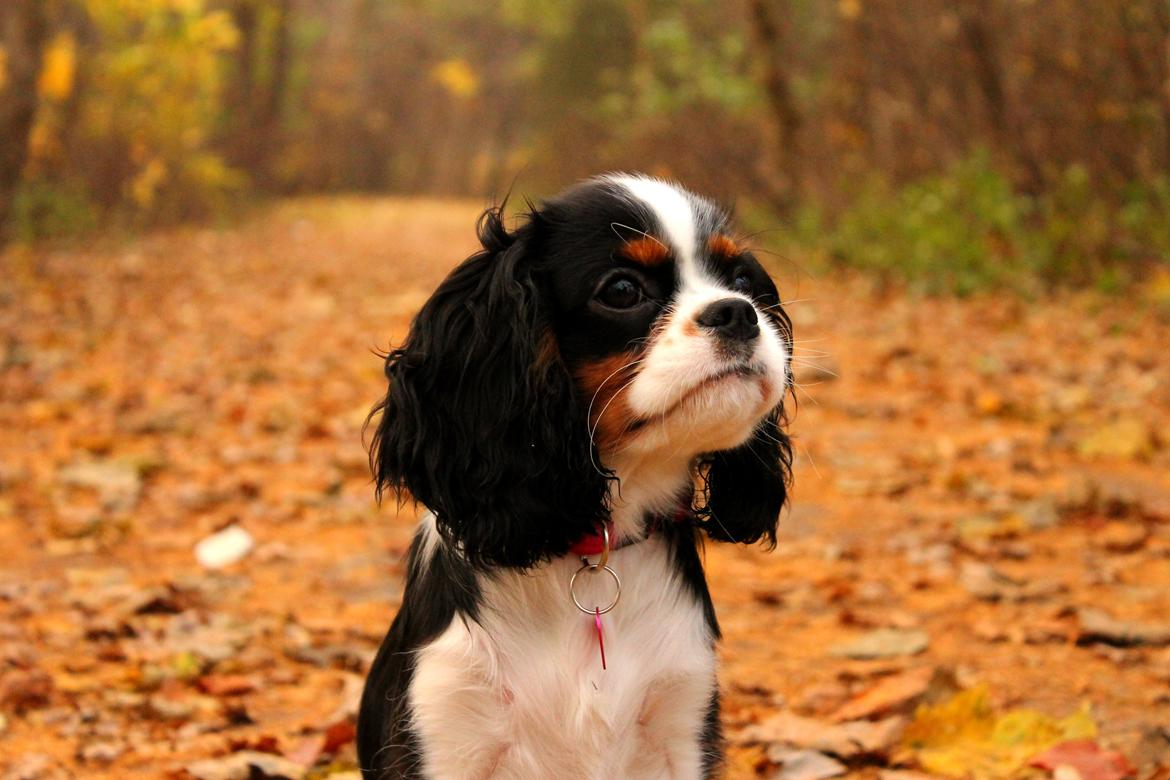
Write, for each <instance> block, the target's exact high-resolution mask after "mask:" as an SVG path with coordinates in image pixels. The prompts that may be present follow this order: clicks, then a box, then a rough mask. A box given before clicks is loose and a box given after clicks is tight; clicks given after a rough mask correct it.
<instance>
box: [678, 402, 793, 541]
mask: <svg viewBox="0 0 1170 780" xmlns="http://www.w3.org/2000/svg"><path fill="white" fill-rule="evenodd" d="M782 419H783V418H782V414H781V412H780V410H777V411H775V412H773V413H772V414H771V415H769V416H768V417H767V419H765V420H764V421H763V422H762V423H760V425H759V426H758V427H757V428H756V431H755V433H754V434H752V437H751V438H750V439H748V441H747V442H746V443H744V444H742V445H741V446H739V447H736V448H735V449H733V450H721V451H719V452H715V453H711V454H710V455H707V456H705V457H704V458H703V459H702V460H701V461H700V464H699V465H700V476H701V478H702V480H703V491H702V495H703V497H704V499H705V505H704V506H702V507H698V508H697V510H696V514H698V516H699V518H700V525H701V527H702V528H703V529H704V530H705V531H706V532H707V536H709V537H710V538H712V539H714V540H716V541H719V542H738V543H742V544H751V543H753V542H758V541H760V540H761V539H763V540H765V542H766V544H767V545H768V547H769V548H772V547H775V546H776V526H777V524H778V522H779V519H780V510H782V509H783V508H784V503H785V502H786V501H787V500H788V488H789V486H790V485H791V483H792V445H791V443H790V441H789V439H788V436H787V435H786V434H785V433H784V431H783V430H782V429H781V427H780V421H781V420H782Z"/></svg>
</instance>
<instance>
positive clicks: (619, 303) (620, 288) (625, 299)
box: [597, 276, 643, 309]
mask: <svg viewBox="0 0 1170 780" xmlns="http://www.w3.org/2000/svg"><path fill="white" fill-rule="evenodd" d="M597 298H598V300H600V301H601V302H602V303H604V304H605V305H606V306H609V307H610V308H612V309H632V308H633V307H635V306H637V305H638V304H639V303H641V302H642V298H643V293H642V286H641V285H640V284H638V283H637V282H636V281H634V280H633V279H631V278H630V277H628V276H619V277H617V278H616V279H613V280H611V281H609V282H608V283H606V285H605V286H604V287H602V288H601V291H600V292H598V293H597Z"/></svg>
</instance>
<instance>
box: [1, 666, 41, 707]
mask: <svg viewBox="0 0 1170 780" xmlns="http://www.w3.org/2000/svg"><path fill="white" fill-rule="evenodd" d="M53 687H54V686H53V678H52V677H50V676H49V675H48V673H47V672H43V671H41V670H40V669H32V670H29V671H11V672H8V673H6V674H4V675H2V676H0V707H4V708H6V709H10V710H12V711H14V712H16V713H17V714H20V713H23V712H27V711H28V710H35V709H40V708H41V707H45V706H46V705H48V703H49V697H50V696H52V694H53Z"/></svg>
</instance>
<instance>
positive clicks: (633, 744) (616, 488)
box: [358, 175, 792, 780]
mask: <svg viewBox="0 0 1170 780" xmlns="http://www.w3.org/2000/svg"><path fill="white" fill-rule="evenodd" d="M728 230H729V225H728V222H727V217H726V215H725V214H724V213H723V212H722V211H720V210H719V209H717V208H716V207H715V206H714V205H712V204H711V203H710V202H709V201H707V200H705V199H703V198H701V197H699V196H696V195H694V194H692V193H689V192H687V191H685V190H683V189H680V188H679V187H677V186H675V185H673V184H669V183H666V182H663V181H660V180H657V179H651V178H646V177H642V176H629V175H610V176H603V177H600V178H596V179H591V180H589V181H586V182H584V183H582V184H578V185H577V186H575V187H573V188H571V189H569V190H568V191H566V192H564V193H563V194H561V195H560V196H558V197H556V198H555V199H553V200H550V201H548V202H546V203H544V204H543V205H542V206H540V207H539V208H533V209H531V211H530V212H529V213H528V214H527V215H526V217H525V218H524V219H523V220H522V224H520V225H519V227H518V228H517V229H515V230H514V231H509V230H508V229H507V228H506V227H505V225H504V221H503V214H502V207H501V208H498V209H492V210H489V211H487V212H486V213H484V215H483V216H482V217H481V218H480V222H479V225H478V232H479V239H480V242H481V243H482V244H483V249H482V250H481V251H480V252H478V253H476V254H474V255H472V256H471V257H470V258H468V259H467V260H466V261H465V262H464V263H463V264H461V265H460V266H458V267H457V268H456V269H455V270H454V271H453V272H452V273H451V274H450V276H448V277H447V279H446V280H445V281H444V282H443V283H442V284H441V285H440V286H439V288H438V289H437V290H436V291H435V293H434V295H432V296H431V298H430V300H428V301H427V303H426V304H425V305H424V306H423V308H422V310H421V311H420V312H419V314H418V316H417V317H416V318H415V320H414V322H413V324H412V327H411V330H410V334H409V335H408V336H407V339H406V342H405V343H404V344H403V346H402V347H401V348H399V349H395V350H393V351H392V352H391V353H390V354H389V355H388V357H387V358H386V376H387V377H388V379H389V382H390V385H389V391H388V392H387V394H386V397H385V399H384V400H383V401H382V402H381V403H380V404H379V405H378V407H377V408H376V409H375V412H376V413H377V412H380V414H381V416H380V420H379V421H378V423H377V429H376V433H375V436H374V440H373V449H372V451H371V463H372V465H373V468H374V473H375V476H376V479H377V485H378V491H379V494H380V493H381V491H382V490H383V489H387V488H389V489H393V490H396V491H399V495H400V497H401V496H402V495H404V494H406V493H408V494H409V495H410V496H412V497H413V498H414V499H415V500H417V501H418V502H420V503H422V504H423V505H425V507H426V508H427V510H429V511H428V512H427V513H425V515H424V517H423V520H422V523H421V525H420V527H419V529H418V532H417V534H416V536H415V539H414V543H413V546H412V547H411V550H410V558H409V564H408V573H407V579H406V590H405V594H404V596H403V600H402V607H401V609H400V611H399V612H398V615H397V617H396V618H395V619H394V623H393V625H392V626H391V627H390V631H389V633H388V634H387V635H386V639H385V641H384V642H383V643H382V648H381V651H380V652H379V653H378V656H377V659H376V660H375V661H374V665H373V668H372V669H371V670H370V675H369V679H368V681H367V683H366V688H365V694H364V696H363V699H362V706H361V714H360V716H359V721H358V753H359V757H360V760H361V765H362V771H363V773H364V776H366V777H376V778H401V777H407V778H423V777H425V778H444V779H448V778H449V779H451V780H477V779H478V780H486V779H487V778H540V779H546V778H556V779H557V780H576V779H578V778H581V779H583V780H584V779H588V780H614V779H615V778H701V777H712V776H713V775H714V774H715V773H716V772H717V771H718V769H719V767H720V764H721V759H722V754H723V752H722V750H723V749H722V740H721V734H720V726H719V692H718V687H717V682H716V671H715V666H716V654H715V642H716V640H717V639H718V638H719V626H718V623H717V622H716V619H715V612H714V608H713V606H712V603H711V596H710V594H709V593H708V590H707V583H706V580H705V579H704V575H703V567H702V564H701V562H700V557H699V551H698V547H699V545H700V544H701V541H700V531H702V532H705V533H706V534H707V536H709V537H710V538H712V539H715V540H719V541H728V542H744V543H747V542H755V541H757V540H760V539H765V540H767V541H768V542H770V543H775V538H776V522H777V517H778V515H779V513H780V510H781V508H782V506H783V504H784V501H785V496H786V488H787V486H788V481H789V474H790V468H789V467H790V463H791V455H790V450H789V446H788V439H787V438H786V436H785V434H784V433H783V431H782V430H781V428H780V423H781V422H782V419H783V407H782V401H783V399H784V397H785V395H786V393H787V390H788V387H789V385H790V371H789V364H790V355H791V346H792V335H791V334H792V331H791V326H790V324H789V321H788V318H787V317H786V316H785V314H784V312H783V311H782V309H781V308H780V298H779V296H778V294H777V291H776V287H775V286H774V284H773V283H772V281H771V280H770V279H769V277H768V274H767V273H766V272H765V271H764V269H763V268H762V267H761V266H760V264H759V263H758V262H757V261H756V259H755V258H754V257H753V256H752V254H751V252H749V251H748V250H747V249H746V248H745V247H744V246H743V245H742V244H741V243H739V242H738V241H737V240H736V239H735V238H733V237H732V236H731V235H730V234H729V233H728ZM602 559H604V560H602ZM575 574H576V575H577V576H576V577H574V575H575ZM619 596H620V598H619ZM614 602H617V603H616V604H615V603H614ZM607 609H608V611H606V610H607Z"/></svg>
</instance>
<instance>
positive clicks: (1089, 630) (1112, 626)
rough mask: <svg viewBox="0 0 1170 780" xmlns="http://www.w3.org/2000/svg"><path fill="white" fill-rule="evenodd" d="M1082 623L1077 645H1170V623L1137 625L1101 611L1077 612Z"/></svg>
mask: <svg viewBox="0 0 1170 780" xmlns="http://www.w3.org/2000/svg"><path fill="white" fill-rule="evenodd" d="M1077 617H1078V618H1079V620H1080V623H1081V633H1080V637H1079V638H1078V639H1077V644H1082V645H1083V644H1092V643H1094V642H1102V643H1104V644H1107V645H1113V646H1115V647H1134V646H1137V645H1166V644H1170V623H1137V622H1134V621H1129V620H1118V619H1117V618H1115V617H1112V616H1111V615H1109V614H1107V613H1105V612H1103V611H1102V610H1099V609H1093V608H1090V607H1085V608H1083V609H1080V610H1078V611H1077Z"/></svg>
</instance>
